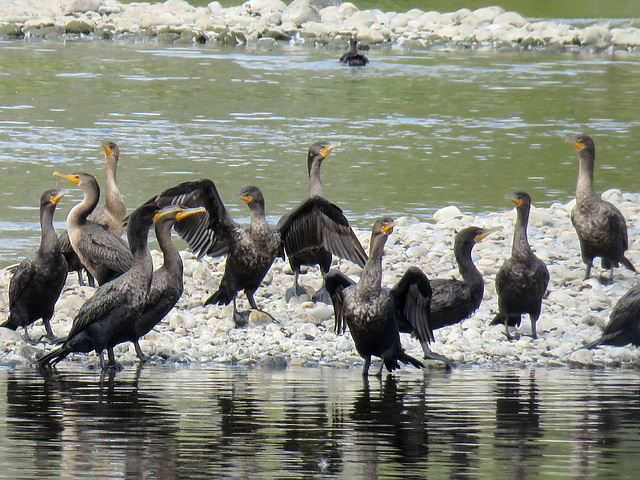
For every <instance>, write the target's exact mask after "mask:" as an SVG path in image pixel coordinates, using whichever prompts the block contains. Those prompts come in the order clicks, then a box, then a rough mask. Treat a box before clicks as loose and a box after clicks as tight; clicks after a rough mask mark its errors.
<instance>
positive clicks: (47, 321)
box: [42, 317, 60, 343]
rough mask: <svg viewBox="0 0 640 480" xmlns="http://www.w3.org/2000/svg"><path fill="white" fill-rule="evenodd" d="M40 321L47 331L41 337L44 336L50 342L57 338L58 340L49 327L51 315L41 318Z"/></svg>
mask: <svg viewBox="0 0 640 480" xmlns="http://www.w3.org/2000/svg"><path fill="white" fill-rule="evenodd" d="M42 323H43V324H44V329H45V330H46V331H47V333H46V335H44V336H43V337H44V338H46V339H47V340H49V341H50V342H51V343H56V342H57V341H58V340H60V339H59V338H58V337H57V336H56V335H55V334H54V333H53V329H52V328H51V317H49V318H43V319H42Z"/></svg>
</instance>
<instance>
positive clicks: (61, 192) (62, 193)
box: [51, 190, 69, 205]
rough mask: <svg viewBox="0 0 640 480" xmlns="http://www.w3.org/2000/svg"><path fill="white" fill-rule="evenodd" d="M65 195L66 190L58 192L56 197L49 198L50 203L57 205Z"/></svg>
mask: <svg viewBox="0 0 640 480" xmlns="http://www.w3.org/2000/svg"><path fill="white" fill-rule="evenodd" d="M67 193H69V192H67V191H66V190H60V191H59V192H58V194H57V195H53V196H52V197H51V201H52V202H53V204H54V205H57V204H58V202H59V201H60V199H61V198H62V197H64V196H65V195H66V194H67Z"/></svg>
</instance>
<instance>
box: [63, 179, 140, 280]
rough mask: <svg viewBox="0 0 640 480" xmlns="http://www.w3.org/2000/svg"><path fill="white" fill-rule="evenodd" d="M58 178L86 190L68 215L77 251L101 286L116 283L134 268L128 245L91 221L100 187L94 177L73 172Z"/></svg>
mask: <svg viewBox="0 0 640 480" xmlns="http://www.w3.org/2000/svg"><path fill="white" fill-rule="evenodd" d="M54 175H55V176H57V177H60V178H65V179H67V180H69V181H70V182H72V183H74V184H76V185H78V186H79V187H80V188H82V191H83V193H84V198H83V199H82V202H80V203H79V204H77V205H75V206H74V207H73V208H72V209H71V210H70V211H69V214H68V215H67V232H68V234H69V240H70V242H71V246H72V247H73V249H74V251H75V252H76V253H77V254H78V257H80V261H81V262H82V264H83V265H84V267H85V268H86V269H87V271H88V272H89V273H90V274H91V275H92V276H93V277H94V278H95V279H96V281H97V282H98V285H102V284H104V283H106V282H108V281H110V280H113V279H114V278H116V277H117V276H118V275H121V274H123V273H124V272H126V271H127V270H129V268H131V264H132V261H133V259H132V257H131V251H130V249H129V246H128V245H127V243H126V242H125V241H124V240H123V239H122V238H121V237H119V236H118V235H116V234H115V233H112V232H110V231H109V230H107V229H106V228H104V227H103V226H102V225H99V224H97V223H95V222H92V221H90V220H88V219H87V217H88V216H89V214H90V213H91V212H92V211H93V209H94V208H95V206H96V205H97V204H98V200H99V198H100V187H99V186H98V182H97V181H96V179H95V177H94V176H93V175H90V174H88V173H73V174H71V175H64V174H62V173H58V172H54Z"/></svg>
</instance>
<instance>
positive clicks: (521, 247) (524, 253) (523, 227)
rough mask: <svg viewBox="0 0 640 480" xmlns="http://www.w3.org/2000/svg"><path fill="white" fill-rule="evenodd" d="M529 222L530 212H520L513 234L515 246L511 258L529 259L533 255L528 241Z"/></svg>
mask: <svg viewBox="0 0 640 480" xmlns="http://www.w3.org/2000/svg"><path fill="white" fill-rule="evenodd" d="M528 222H529V212H528V211H522V210H518V217H517V219H516V226H515V229H514V233H513V246H512V247H511V256H512V257H514V258H518V257H529V256H531V255H532V254H533V252H532V251H531V246H530V245H529V240H528V239H527V224H528Z"/></svg>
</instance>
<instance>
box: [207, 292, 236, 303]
mask: <svg viewBox="0 0 640 480" xmlns="http://www.w3.org/2000/svg"><path fill="white" fill-rule="evenodd" d="M233 297H235V292H229V291H228V290H227V289H226V288H218V291H217V292H216V293H214V294H213V295H211V296H210V297H209V298H207V300H206V301H205V302H204V304H205V305H211V304H217V305H229V304H230V303H231V301H232V300H233Z"/></svg>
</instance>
